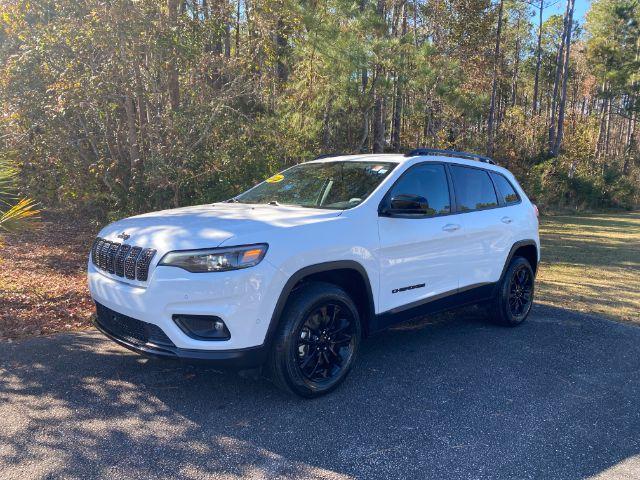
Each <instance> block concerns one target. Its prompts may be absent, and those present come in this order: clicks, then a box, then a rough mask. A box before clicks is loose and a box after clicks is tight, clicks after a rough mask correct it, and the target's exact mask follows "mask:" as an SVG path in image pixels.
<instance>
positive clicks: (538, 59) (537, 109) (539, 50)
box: [531, 0, 544, 115]
mask: <svg viewBox="0 0 640 480" xmlns="http://www.w3.org/2000/svg"><path fill="white" fill-rule="evenodd" d="M543 11H544V0H540V7H539V12H538V13H539V16H538V44H537V46H536V75H535V80H534V83H533V105H532V108H531V110H532V113H533V114H534V115H537V114H539V113H540V106H539V105H538V89H539V84H540V66H541V65H542V13H543Z"/></svg>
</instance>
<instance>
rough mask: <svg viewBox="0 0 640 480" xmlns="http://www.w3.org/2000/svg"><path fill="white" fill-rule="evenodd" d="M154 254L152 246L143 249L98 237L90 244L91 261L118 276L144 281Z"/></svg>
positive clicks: (101, 268)
mask: <svg viewBox="0 0 640 480" xmlns="http://www.w3.org/2000/svg"><path fill="white" fill-rule="evenodd" d="M155 254H156V251H155V250H154V249H152V248H144V249H143V248H142V247H136V246H133V245H127V244H123V243H118V242H110V241H109V240H105V239H104V238H100V237H98V238H96V239H95V241H94V242H93V245H92V246H91V263H93V264H94V265H95V266H96V267H97V268H99V269H100V270H104V271H106V272H108V273H111V274H114V275H117V276H119V277H126V278H128V279H129V280H139V281H141V282H144V281H146V280H147V279H148V278H149V266H150V265H151V261H152V260H153V257H154V256H155Z"/></svg>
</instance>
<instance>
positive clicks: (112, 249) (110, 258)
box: [107, 243, 120, 273]
mask: <svg viewBox="0 0 640 480" xmlns="http://www.w3.org/2000/svg"><path fill="white" fill-rule="evenodd" d="M119 248H120V244H119V243H112V244H111V245H110V246H109V250H107V271H108V272H109V273H116V271H115V265H114V262H115V258H116V253H117V252H118V249H119Z"/></svg>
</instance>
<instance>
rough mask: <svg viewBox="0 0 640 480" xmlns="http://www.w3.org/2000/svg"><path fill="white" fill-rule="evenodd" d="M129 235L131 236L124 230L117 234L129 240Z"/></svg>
mask: <svg viewBox="0 0 640 480" xmlns="http://www.w3.org/2000/svg"><path fill="white" fill-rule="evenodd" d="M129 237H131V235H128V234H127V233H126V232H122V233H121V234H120V235H118V238H121V239H123V240H129Z"/></svg>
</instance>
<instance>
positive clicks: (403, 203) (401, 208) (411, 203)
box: [381, 194, 429, 215]
mask: <svg viewBox="0 0 640 480" xmlns="http://www.w3.org/2000/svg"><path fill="white" fill-rule="evenodd" d="M381 213H383V214H385V215H427V214H428V213H429V202H428V201H427V199H426V198H424V197H421V196H420V195H411V194H400V195H396V196H394V197H392V198H391V201H390V202H389V207H387V208H385V209H384V210H383V211H382V212H381Z"/></svg>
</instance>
